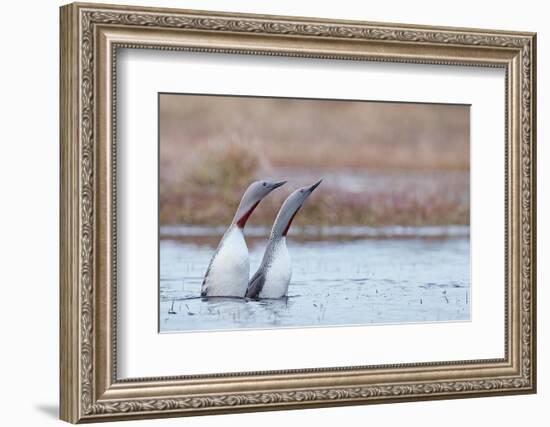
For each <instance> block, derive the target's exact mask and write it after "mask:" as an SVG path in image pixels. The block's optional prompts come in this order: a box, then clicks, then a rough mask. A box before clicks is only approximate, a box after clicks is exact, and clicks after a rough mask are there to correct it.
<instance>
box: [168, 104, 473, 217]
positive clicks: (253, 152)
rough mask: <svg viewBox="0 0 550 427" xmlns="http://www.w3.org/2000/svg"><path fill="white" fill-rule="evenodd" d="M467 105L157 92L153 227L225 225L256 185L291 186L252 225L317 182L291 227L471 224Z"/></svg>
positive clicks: (273, 196)
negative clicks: (156, 216)
mask: <svg viewBox="0 0 550 427" xmlns="http://www.w3.org/2000/svg"><path fill="white" fill-rule="evenodd" d="M469 117H470V113H469V107H468V106H462V105H437V104H404V103H389V102H388V103H385V102H384V103H383V102H362V101H360V102H350V101H324V100H296V99H280V98H247V97H224V96H195V95H172V94H162V95H161V98H160V222H161V224H162V225H171V224H193V225H226V224H228V223H229V222H230V221H231V219H232V217H233V215H234V213H235V209H236V207H237V205H238V204H239V201H240V198H241V196H242V193H243V192H244V190H245V189H246V187H247V186H248V185H249V184H250V182H252V181H253V180H255V179H288V180H289V182H288V184H287V185H285V186H284V187H282V188H281V189H279V190H277V191H275V192H274V193H272V194H271V195H270V196H269V197H267V198H266V199H265V200H264V201H263V202H262V203H261V205H260V207H259V208H258V209H257V210H256V212H255V213H254V215H253V216H252V217H251V220H250V223H251V224H254V225H265V226H270V225H271V224H272V222H273V219H274V218H275V215H276V213H277V210H278V208H279V207H280V205H281V203H282V201H283V200H284V198H285V197H286V196H287V195H288V194H289V192H290V191H292V190H294V189H295V188H296V187H298V186H302V185H306V184H311V183H313V182H315V181H316V180H317V179H319V178H323V179H324V181H323V184H322V186H321V187H319V189H318V190H317V191H316V192H315V193H314V194H313V195H312V196H311V198H310V199H309V200H308V202H307V205H306V206H305V207H304V209H302V211H301V212H300V215H298V216H297V217H296V221H295V223H296V224H298V225H306V224H307V225H323V226H326V225H368V226H379V225H446V224H469V214H470V203H469V200H470V192H469V188H470V180H469V168H470V149H469V128H470V122H469Z"/></svg>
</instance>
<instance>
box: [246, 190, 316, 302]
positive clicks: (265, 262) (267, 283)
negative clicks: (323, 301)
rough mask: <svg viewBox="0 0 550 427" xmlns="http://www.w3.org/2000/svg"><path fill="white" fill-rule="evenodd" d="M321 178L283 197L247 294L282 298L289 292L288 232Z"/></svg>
mask: <svg viewBox="0 0 550 427" xmlns="http://www.w3.org/2000/svg"><path fill="white" fill-rule="evenodd" d="M321 181H322V180H321ZM321 181H319V182H316V183H315V184H313V185H312V186H310V187H303V188H299V189H298V190H296V191H295V192H294V193H292V194H291V195H290V196H288V197H287V199H286V200H285V201H284V203H283V205H282V206H281V209H279V213H278V214H277V218H276V219H275V223H274V224H273V228H272V230H271V235H270V236H269V241H268V243H267V248H266V250H265V253H264V257H263V259H262V262H261V264H260V268H258V271H257V272H256V274H254V276H252V279H250V283H249V284H248V289H247V290H246V297H247V298H282V297H284V296H285V295H286V294H287V291H288V285H289V284H290V278H291V276H292V264H291V260H290V254H289V253H288V249H287V247H286V234H287V233H288V229H289V228H290V224H291V223H292V220H293V219H294V217H295V216H296V214H297V213H298V210H299V209H300V208H301V207H302V205H303V203H304V202H305V200H306V199H307V198H308V197H309V195H310V194H311V193H312V192H313V190H315V189H316V188H317V187H318V186H319V184H320V183H321Z"/></svg>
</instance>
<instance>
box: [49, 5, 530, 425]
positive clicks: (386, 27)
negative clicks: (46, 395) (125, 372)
mask: <svg viewBox="0 0 550 427" xmlns="http://www.w3.org/2000/svg"><path fill="white" fill-rule="evenodd" d="M60 13H61V16H60V20H61V37H60V52H61V64H60V67H61V77H60V78H61V80H60V110H61V112H60V136H61V176H60V180H61V202H60V203H61V205H60V211H61V220H60V229H61V235H60V246H61V247H60V259H61V260H60V263H61V264H60V271H61V275H60V277H61V279H60V384H61V396H60V407H61V410H60V416H61V419H63V420H66V421H69V422H72V423H78V422H91V421H110V420H123V419H130V418H154V417H168V416H185V415H201V414H219V413H228V412H246V411H259V410H282V409H297V408H311V407H322V406H334V405H357V404H370V403H385V402H400V401H411V400H429V399H443V398H462V397H476V396H487V395H496V394H520V393H534V392H535V390H536V317H535V316H536V287H535V284H536V256H535V250H536V217H535V215H536V182H535V180H536V170H535V154H536V153H535V133H536V129H535V122H536V120H535V105H536V103H535V89H536V86H535V82H536V62H535V61H536V35H535V34H534V33H526V32H510V31H495V30H478V29H463V28H445V27H427V26H413V25H401V24H382V23H369V22H353V21H331V20H323V19H311V18H295V17H281V16H263V15H244V14H230V13H217V12H199V11H188V10H175V9H161V8H144V7H127V6H113V5H100V4H80V3H75V4H70V5H66V6H63V7H61V11H60ZM118 48H135V49H167V50H187V51H200V52H216V53H228V54H231V53H239V54H250V55H280V56H295V57H312V58H320V59H324V58H329V59H349V60H356V61H361V60H371V61H373V60H375V61H392V62H403V63H413V64H418V63H420V64H445V65H471V66H485V67H487V66H489V67H501V68H503V69H504V70H505V72H506V88H505V91H503V96H505V102H506V129H505V135H506V144H505V147H506V165H505V170H506V174H505V176H504V177H503V179H504V180H505V188H506V203H505V206H506V208H505V213H504V214H505V218H506V219H505V230H503V231H504V233H505V236H506V237H505V253H504V254H503V256H504V257H505V260H506V262H505V265H506V271H505V284H503V286H505V296H506V298H505V299H506V307H505V312H506V315H505V351H504V353H505V357H504V358H502V359H492V360H470V361H457V362H440V363H435V362H434V363H420V364H404V365H382V366H363V367H336V368H331V369H328V368H323V369H307V370H304V369H302V370H290V371H273V372H271V371H270V372H250V373H242V374H224V373H220V374H214V375H202V376H189V377H174V378H143V379H132V380H131V381H129V380H123V381H120V380H118V379H117V375H116V372H117V366H116V333H115V332H116V322H115V320H116V250H117V240H116V209H115V207H116V204H115V203H116V202H115V200H116V185H115V184H116V183H115V176H116V154H115V153H116V151H115V150H114V147H115V127H116V114H115V103H116V92H115V91H114V87H115V83H116V73H115V64H116V60H117V49H118Z"/></svg>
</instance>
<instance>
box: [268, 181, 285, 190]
mask: <svg viewBox="0 0 550 427" xmlns="http://www.w3.org/2000/svg"><path fill="white" fill-rule="evenodd" d="M285 184H286V181H276V182H273V183H271V189H272V190H275V189H276V188H279V187H281V186H283V185H285Z"/></svg>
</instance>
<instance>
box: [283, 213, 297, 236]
mask: <svg viewBox="0 0 550 427" xmlns="http://www.w3.org/2000/svg"><path fill="white" fill-rule="evenodd" d="M298 210H299V209H297V210H296V212H294V213H293V214H292V216H291V217H290V219H289V220H288V224H287V225H286V228H285V231H283V236H286V233H288V229H289V228H290V224H292V220H294V217H295V216H296V214H297V213H298Z"/></svg>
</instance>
